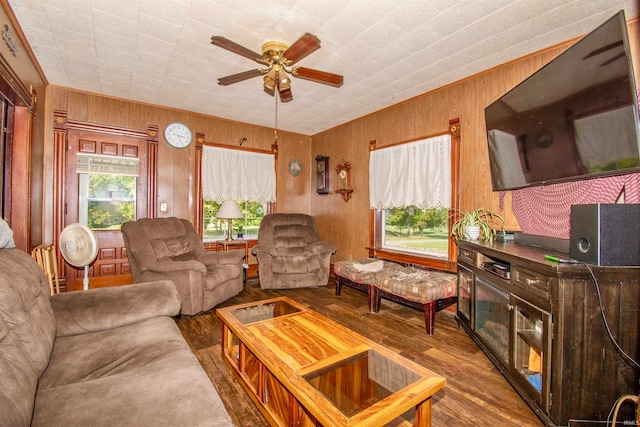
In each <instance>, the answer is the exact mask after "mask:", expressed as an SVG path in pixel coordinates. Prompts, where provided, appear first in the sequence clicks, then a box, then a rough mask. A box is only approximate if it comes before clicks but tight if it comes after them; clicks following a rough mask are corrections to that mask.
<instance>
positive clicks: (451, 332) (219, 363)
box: [176, 278, 543, 427]
mask: <svg viewBox="0 0 640 427" xmlns="http://www.w3.org/2000/svg"><path fill="white" fill-rule="evenodd" d="M334 290H335V287H334V282H333V278H331V279H330V281H329V286H327V287H323V288H314V289H296V290H279V291H271V290H262V289H260V285H259V283H258V281H257V279H253V280H251V279H250V280H248V281H247V286H246V288H245V289H244V290H243V291H242V292H241V293H240V294H239V295H238V296H236V297H234V298H231V299H230V300H228V301H226V302H225V303H223V304H221V306H229V305H234V304H240V303H244V302H250V301H258V300H261V299H266V298H272V297H277V296H288V297H290V298H292V299H294V300H296V301H298V302H300V303H302V304H304V305H306V306H308V307H309V308H311V309H312V310H315V311H317V312H318V313H320V314H322V315H324V316H326V317H329V318H331V319H333V320H335V321H337V322H339V323H342V324H343V325H345V326H346V327H348V328H350V329H352V330H354V331H356V332H357V333H359V334H361V335H364V336H365V337H367V338H369V339H371V340H374V341H376V342H378V343H380V344H382V345H384V346H385V347H387V348H389V349H391V350H394V351H396V352H398V353H400V354H402V355H403V356H404V357H406V358H408V359H411V360H413V361H415V362H417V363H419V364H421V365H423V366H425V367H426V368H428V369H431V370H432V371H434V372H436V373H438V374H440V375H442V376H444V377H445V378H446V379H447V385H446V387H445V389H444V390H443V391H440V392H439V393H438V394H436V395H435V396H434V398H433V399H434V400H433V425H434V426H443V427H444V426H446V427H448V426H457V427H463V426H474V427H478V426H487V427H488V426H492V427H493V426H500V427H510V426H513V427H524V426H536V427H538V426H542V425H543V423H542V422H541V421H540V420H539V419H538V418H537V417H536V416H535V414H534V413H533V411H531V409H530V408H529V407H528V406H527V405H526V404H525V403H524V401H523V400H522V399H521V398H520V396H519V395H518V394H517V393H516V392H515V391H514V390H513V388H512V387H511V386H510V385H509V383H507V381H506V380H505V379H504V377H502V375H501V374H500V373H499V372H498V371H497V369H496V368H495V367H494V366H493V365H492V364H491V362H490V361H489V359H487V357H486V356H485V355H484V354H483V353H482V351H480V349H479V348H478V347H477V346H476V345H475V344H474V343H473V341H472V340H471V338H469V337H468V336H467V334H466V333H465V332H464V331H462V330H460V329H458V326H457V324H456V321H455V315H454V313H453V312H451V311H446V310H445V311H440V312H439V313H437V314H436V325H435V333H434V335H433V336H428V335H426V333H425V326H424V317H423V314H422V312H420V311H418V310H414V309H411V308H408V307H404V306H402V305H399V304H396V303H392V302H389V301H385V300H383V302H382V304H381V307H380V312H379V313H377V314H374V313H369V309H368V305H367V297H366V294H364V293H362V292H359V291H357V290H354V289H352V288H349V287H343V288H342V295H341V296H340V297H336V296H335V294H334ZM176 323H177V325H178V327H179V328H180V330H181V331H182V334H183V335H184V337H185V339H186V340H187V342H188V343H189V346H190V347H191V349H192V350H193V352H194V353H195V354H196V356H197V358H198V360H200V363H201V364H202V366H203V367H204V369H205V371H206V372H207V374H208V375H209V377H210V378H211V381H212V382H213V384H214V385H215V387H216V389H217V390H218V392H219V394H220V396H221V397H222V400H223V401H224V404H225V405H226V407H227V409H228V411H229V413H230V415H231V417H232V419H233V421H234V423H235V425H237V426H242V427H245V426H267V425H268V424H267V422H266V421H265V419H264V418H263V417H262V415H261V413H260V411H259V410H258V409H257V408H256V406H255V405H254V404H253V402H252V401H251V399H250V398H249V397H248V395H247V394H246V393H245V392H244V390H243V389H242V387H241V386H240V384H239V383H238V382H237V381H236V380H235V378H234V377H233V375H232V374H231V371H230V370H229V368H228V367H227V366H226V365H225V363H224V362H223V360H222V357H221V355H220V351H221V350H220V340H221V330H222V326H221V323H220V321H219V320H218V318H217V316H216V314H215V309H214V310H210V311H208V312H206V313H203V314H200V315H197V316H183V317H181V318H179V319H176Z"/></svg>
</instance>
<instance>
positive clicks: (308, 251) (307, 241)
mask: <svg viewBox="0 0 640 427" xmlns="http://www.w3.org/2000/svg"><path fill="white" fill-rule="evenodd" d="M335 251H336V246H335V245H334V244H333V243H329V242H322V241H320V239H319V237H318V230H317V227H316V223H315V221H314V220H313V218H312V217H311V216H309V215H305V214H296V213H293V214H286V213H277V214H269V215H265V216H264V218H262V222H261V223H260V229H259V230H258V244H257V245H255V246H254V247H253V248H251V253H252V254H254V255H255V256H256V258H257V260H258V276H259V278H260V286H261V287H262V289H282V288H303V287H315V286H326V285H327V282H328V281H329V269H330V266H329V264H330V260H331V255H332V254H333V253H334V252H335Z"/></svg>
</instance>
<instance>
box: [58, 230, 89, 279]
mask: <svg viewBox="0 0 640 427" xmlns="http://www.w3.org/2000/svg"><path fill="white" fill-rule="evenodd" d="M60 253H61V254H62V257H63V258H64V259H65V261H67V263H69V264H70V265H72V266H74V267H78V268H82V267H84V279H83V281H82V284H83V289H84V290H87V289H89V264H91V263H92V262H93V260H95V259H96V257H97V256H98V239H96V236H95V234H93V231H91V230H90V229H89V227H87V226H86V225H82V224H78V223H76V224H70V225H68V226H66V227H65V228H64V230H62V233H60Z"/></svg>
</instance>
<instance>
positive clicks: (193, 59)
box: [8, 0, 640, 135]
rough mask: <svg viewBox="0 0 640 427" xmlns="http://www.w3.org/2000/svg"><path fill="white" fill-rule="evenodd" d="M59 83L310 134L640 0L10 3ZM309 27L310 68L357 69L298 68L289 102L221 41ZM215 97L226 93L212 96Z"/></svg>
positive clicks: (283, 36) (567, 35)
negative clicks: (312, 72) (312, 38)
mask: <svg viewBox="0 0 640 427" xmlns="http://www.w3.org/2000/svg"><path fill="white" fill-rule="evenodd" d="M8 1H9V3H10V4H11V7H12V9H13V10H14V11H15V14H16V17H17V20H18V22H19V25H20V27H21V28H22V30H23V31H24V33H25V36H26V38H27V40H29V43H30V44H31V46H32V49H33V52H34V54H35V55H36V58H37V59H38V62H39V63H40V65H41V67H42V69H43V70H44V73H45V75H46V78H47V80H48V81H49V82H50V83H52V84H55V85H60V86H69V87H72V88H76V89H79V90H87V91H95V92H99V93H100V92H102V93H105V94H108V95H110V96H119V97H123V98H127V99H132V100H138V101H141V102H150V103H155V104H158V105H164V106H172V107H175V108H180V109H184V110H191V111H195V112H199V113H203V114H210V115H213V116H218V117H222V118H227V119H230V120H239V121H245V122H248V123H253V124H257V125H262V126H269V127H272V126H274V119H275V117H274V115H275V111H274V110H275V106H276V105H278V109H279V120H278V127H279V128H280V129H286V130H290V131H293V132H300V133H303V134H307V135H311V134H313V133H316V132H321V131H323V130H326V129H327V128H329V127H333V126H336V125H338V124H340V123H344V122H347V121H349V120H353V119H355V118H357V117H360V116H362V115H365V114H370V113H372V112H373V111H375V110H378V109H381V108H385V107H388V106H389V105H390V104H391V103H396V102H399V101H400V100H405V99H408V98H410V97H413V96H416V95H419V94H421V93H424V92H427V91H429V90H433V89H436V88H437V87H440V86H442V85H446V84H449V83H451V82H453V81H456V80H459V79H461V78H464V77H466V76H469V75H472V74H475V73H478V72H481V71H483V70H486V69H488V68H491V67H494V66H496V65H498V64H500V63H504V62H507V61H511V60H513V59H515V58H518V57H521V56H524V55H527V54H530V53H532V52H534V51H536V50H539V49H543V48H546V47H548V46H552V45H555V44H557V43H559V42H563V41H566V40H568V39H571V38H574V37H577V36H580V35H583V34H585V33H587V32H589V31H591V30H592V29H593V28H595V27H596V26H598V25H599V24H600V23H602V22H604V21H605V20H606V19H608V18H609V17H610V16H612V15H613V14H614V13H615V12H616V11H617V10H619V9H620V8H625V10H626V11H627V18H628V19H631V18H633V17H636V16H638V14H639V10H638V9H639V8H640V2H637V1H635V0H607V1H604V0H599V1H591V2H585V1H584V0H476V1H473V0H458V1H452V0H424V1H418V0H405V1H400V0H375V2H374V1H371V0H350V1H348V0H325V1H318V0H279V1H277V2H273V1H272V0H8ZM305 32H310V33H312V34H315V35H316V36H318V38H319V39H320V40H321V42H322V45H321V49H319V50H317V51H316V52H313V53H312V54H310V55H309V56H307V57H305V58H304V59H303V60H301V61H300V63H299V64H298V65H301V66H305V67H309V68H315V69H319V70H323V71H328V72H334V73H338V74H342V75H344V85H343V86H342V87H340V88H334V87H330V86H326V85H322V84H317V83H314V82H310V81H307V80H303V79H299V78H294V79H293V83H292V92H293V101H292V102H289V103H285V104H276V100H277V97H272V96H269V95H267V94H266V93H265V92H264V91H263V90H262V89H263V88H262V80H261V79H260V78H259V77H256V78H252V79H248V80H246V81H243V82H239V83H235V84H233V85H229V86H220V85H218V84H217V79H218V78H220V77H224V76H227V75H230V74H235V73H239V72H243V71H246V70H250V69H255V68H259V67H261V66H260V65H258V64H256V63H255V62H253V61H251V60H249V59H247V58H244V57H242V56H240V55H236V54H234V53H231V52H229V51H227V50H225V49H222V48H218V47H216V46H213V45H211V43H210V38H211V36H212V35H221V36H224V37H226V38H228V39H230V40H232V41H234V42H236V43H238V44H240V45H242V46H244V47H246V48H248V49H250V50H252V51H254V52H257V53H260V52H261V46H262V44H263V43H265V42H266V41H270V40H279V41H283V42H285V43H288V44H291V43H293V42H295V40H297V39H298V38H299V37H300V36H301V35H302V34H304V33H305ZM213 100H215V101H213Z"/></svg>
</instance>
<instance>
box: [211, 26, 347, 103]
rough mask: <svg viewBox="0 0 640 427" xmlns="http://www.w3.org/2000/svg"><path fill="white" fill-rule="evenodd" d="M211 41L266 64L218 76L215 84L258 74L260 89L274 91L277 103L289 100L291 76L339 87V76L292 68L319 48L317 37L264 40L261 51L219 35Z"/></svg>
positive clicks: (271, 92) (302, 68) (231, 81)
mask: <svg viewBox="0 0 640 427" xmlns="http://www.w3.org/2000/svg"><path fill="white" fill-rule="evenodd" d="M211 44H213V45H214V46H218V47H221V48H223V49H226V50H228V51H230V52H233V53H236V54H238V55H240V56H244V57H245V58H248V59H251V60H252V61H255V62H257V63H259V64H262V65H265V66H266V68H262V69H254V70H249V71H245V72H242V73H236V74H233V75H230V76H226V77H221V78H219V79H218V84H220V85H223V86H226V85H230V84H232V83H237V82H240V81H243V80H247V79H250V78H252V77H257V76H262V79H263V88H264V91H265V92H266V93H267V94H269V95H271V96H274V95H276V91H277V92H278V94H279V96H280V101H281V102H289V101H291V100H292V99H293V96H292V94H291V76H294V77H300V78H302V79H306V80H310V81H313V82H316V83H322V84H326V85H330V86H334V87H340V86H342V83H343V77H342V76H341V75H338V74H333V73H328V72H326V71H320V70H314V69H312V68H304V67H294V64H296V63H297V62H298V61H299V60H301V59H302V58H304V57H306V56H307V55H309V54H310V53H312V52H315V51H316V50H317V49H319V48H320V39H318V37H316V36H314V35H313V34H310V33H305V34H304V35H303V36H302V37H300V38H299V39H298V40H296V41H295V42H294V43H293V44H292V45H290V46H289V45H287V44H286V43H283V42H278V41H269V42H267V43H264V44H263V45H262V54H259V53H257V52H254V51H252V50H250V49H247V48H246V47H244V46H241V45H239V44H238V43H235V42H232V41H231V40H229V39H227V38H225V37H222V36H212V37H211Z"/></svg>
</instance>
